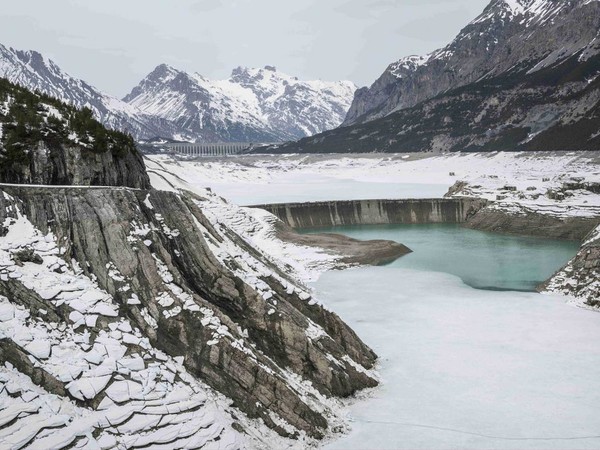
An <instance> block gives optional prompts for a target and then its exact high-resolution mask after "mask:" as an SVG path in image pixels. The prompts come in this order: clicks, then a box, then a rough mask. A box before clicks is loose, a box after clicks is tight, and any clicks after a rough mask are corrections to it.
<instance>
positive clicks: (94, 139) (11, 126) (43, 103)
mask: <svg viewBox="0 0 600 450" xmlns="http://www.w3.org/2000/svg"><path fill="white" fill-rule="evenodd" d="M0 182H4V183H28V184H53V185H56V184H62V185H71V184H75V185H88V186H92V185H95V186H129V187H135V188H149V187H150V181H149V179H148V175H147V174H146V171H145V168H144V162H143V159H142V156H141V155H140V153H139V152H138V150H137V149H136V146H135V143H134V141H133V139H132V138H131V136H129V135H126V134H123V133H121V132H118V131H112V130H108V129H106V128H105V127H103V126H102V125H101V124H100V123H99V122H97V121H96V120H95V119H93V118H92V114H91V111H90V110H89V109H88V110H86V109H84V110H77V109H75V108H74V107H72V106H69V105H67V104H65V103H62V102H61V101H58V100H56V99H54V98H51V97H48V96H45V95H42V94H34V93H32V92H30V91H27V90H26V89H23V88H21V87H19V86H17V85H14V84H12V83H10V82H8V81H6V80H4V79H0Z"/></svg>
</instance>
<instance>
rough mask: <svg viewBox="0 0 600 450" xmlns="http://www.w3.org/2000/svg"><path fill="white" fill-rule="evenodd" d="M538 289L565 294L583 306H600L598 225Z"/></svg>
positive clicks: (599, 237) (599, 228) (599, 234)
mask: <svg viewBox="0 0 600 450" xmlns="http://www.w3.org/2000/svg"><path fill="white" fill-rule="evenodd" d="M540 290H541V291H547V292H556V293H560V294H563V295H567V296H569V297H571V298H572V299H573V300H574V302H575V303H577V304H579V305H581V306H584V307H588V308H595V309H598V308H600V226H599V227H597V228H595V229H593V230H592V231H591V232H590V233H589V234H588V235H587V236H586V238H585V239H584V242H583V244H582V245H581V249H580V250H579V251H578V252H577V255H575V257H574V258H573V259H572V260H571V261H569V262H568V263H567V264H566V265H565V267H563V268H562V269H561V270H559V271H558V272H557V273H556V274H555V275H554V276H553V277H552V278H551V279H550V280H548V281H547V282H546V283H544V284H543V285H542V286H540Z"/></svg>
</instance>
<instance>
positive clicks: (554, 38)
mask: <svg viewBox="0 0 600 450" xmlns="http://www.w3.org/2000/svg"><path fill="white" fill-rule="evenodd" d="M599 29H600V4H599V2H598V1H597V0H575V1H564V0H493V1H492V2H491V3H490V4H489V6H488V7H487V8H486V9H485V10H484V11H483V13H482V14H481V15H480V16H479V17H477V18H476V19H475V20H473V21H472V22H471V23H469V24H468V25H467V26H466V27H465V28H464V29H463V30H462V31H461V32H460V33H459V34H458V36H457V37H456V38H455V39H454V40H453V41H452V42H451V43H450V44H448V45H447V46H446V47H444V48H442V49H439V50H437V51H435V52H433V53H431V54H429V55H427V56H425V57H416V56H411V57H408V58H402V59H400V60H399V61H397V62H395V63H393V64H390V66H389V67H388V68H387V69H386V71H385V72H384V73H383V74H382V75H381V77H380V78H379V79H378V80H377V81H375V83H373V85H372V86H371V87H370V88H362V89H359V90H358V91H357V92H356V95H355V98H354V101H353V103H352V106H351V107H350V110H349V112H348V115H347V116H346V119H345V121H344V125H351V124H355V123H362V122H365V121H369V120H373V119H376V118H379V117H384V116H386V115H387V114H390V113H391V112H393V111H396V110H399V109H404V108H409V107H412V106H414V105H416V104H418V103H419V102H422V101H424V100H427V99H430V98H432V97H434V96H436V95H438V94H440V93H442V92H445V91H447V90H448V89H455V88H457V87H460V86H463V85H466V84H469V83H473V82H475V81H477V80H480V79H482V78H488V79H489V78H495V77H498V76H501V75H503V74H506V73H507V72H510V71H511V70H513V69H514V68H515V67H518V68H520V69H521V70H526V71H529V72H535V71H537V70H541V69H543V68H544V67H548V66H550V65H552V64H553V63H555V62H556V61H558V60H560V59H565V58H567V57H569V56H571V55H573V54H575V53H578V52H580V51H581V50H582V49H583V48H585V47H586V46H589V45H590V43H592V41H594V40H595V39H596V38H597V37H598V30H599Z"/></svg>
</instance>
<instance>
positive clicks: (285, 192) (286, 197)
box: [207, 174, 450, 205]
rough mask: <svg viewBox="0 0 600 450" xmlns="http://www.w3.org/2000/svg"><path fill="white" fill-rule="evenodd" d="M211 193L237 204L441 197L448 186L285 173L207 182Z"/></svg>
mask: <svg viewBox="0 0 600 450" xmlns="http://www.w3.org/2000/svg"><path fill="white" fill-rule="evenodd" d="M207 185H208V186H210V187H211V188H212V189H213V191H215V192H217V193H218V194H219V195H221V196H223V197H225V198H226V199H228V200H230V201H231V202H233V203H236V204H238V205H259V204H269V203H295V202H317V201H327V200H368V199H380V198H394V199H395V198H438V197H443V196H444V194H445V193H446V192H447V191H448V188H449V187H450V186H449V185H448V184H419V183H389V182H382V183H379V182H368V181H358V180H350V179H339V178H333V177H328V176H323V175H311V174H286V176H285V177H276V180H274V181H271V182H269V183H268V184H266V183H247V182H237V183H219V182H210V183H207Z"/></svg>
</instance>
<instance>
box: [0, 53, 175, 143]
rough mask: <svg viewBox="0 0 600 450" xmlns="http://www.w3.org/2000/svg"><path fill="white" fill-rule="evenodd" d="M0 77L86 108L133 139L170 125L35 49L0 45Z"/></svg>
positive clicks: (166, 130) (168, 130) (170, 129)
mask: <svg viewBox="0 0 600 450" xmlns="http://www.w3.org/2000/svg"><path fill="white" fill-rule="evenodd" d="M0 77H4V78H7V79H8V80H9V81H12V82H13V83H16V84H19V85H21V86H23V87H26V88H28V89H30V90H36V91H39V92H42V93H44V94H47V95H50V96H52V97H55V98H57V99H60V100H62V101H64V102H66V103H69V104H71V105H73V106H75V107H77V108H83V107H86V108H90V109H91V110H92V112H93V113H94V116H95V117H96V118H97V119H98V120H100V122H102V123H103V124H104V125H106V126H107V127H109V128H111V129H113V130H120V131H126V132H129V133H131V134H132V135H133V136H135V137H136V138H137V139H149V138H153V137H156V136H169V135H172V134H174V133H176V132H177V130H176V129H175V128H174V126H173V125H172V124H170V123H168V122H166V121H164V120H162V119H160V118H157V117H153V116H150V115H147V114H145V113H143V112H141V111H140V110H138V109H136V108H135V107H133V106H131V105H128V104H127V103H125V102H123V101H121V100H119V99H117V98H115V97H112V96H110V95H108V94H105V93H103V92H100V91H99V90H98V89H96V88H94V87H93V86H90V85H89V84H87V83H86V82H85V81H82V80H80V79H77V78H74V77H72V76H71V75H69V74H68V73H65V72H64V71H63V70H62V69H61V68H60V67H58V66H57V65H56V64H55V63H54V62H53V61H51V60H49V59H48V58H45V57H44V56H42V55H41V54H39V53H38V52H35V51H20V50H14V49H12V48H7V47H5V46H3V45H2V44H0Z"/></svg>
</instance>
